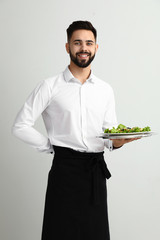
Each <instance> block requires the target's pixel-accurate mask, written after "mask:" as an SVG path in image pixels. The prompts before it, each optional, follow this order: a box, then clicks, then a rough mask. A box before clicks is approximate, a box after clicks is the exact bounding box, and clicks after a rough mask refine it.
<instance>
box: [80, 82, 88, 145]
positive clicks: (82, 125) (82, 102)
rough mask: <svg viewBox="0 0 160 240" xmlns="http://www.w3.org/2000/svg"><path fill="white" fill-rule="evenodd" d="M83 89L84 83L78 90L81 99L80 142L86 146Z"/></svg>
mask: <svg viewBox="0 0 160 240" xmlns="http://www.w3.org/2000/svg"><path fill="white" fill-rule="evenodd" d="M85 89H86V84H85V83H84V84H83V85H82V86H81V88H80V99H81V128H82V140H83V143H84V144H85V145H86V146H87V141H86V138H85V136H86V130H87V129H86V127H87V121H86V98H85Z"/></svg>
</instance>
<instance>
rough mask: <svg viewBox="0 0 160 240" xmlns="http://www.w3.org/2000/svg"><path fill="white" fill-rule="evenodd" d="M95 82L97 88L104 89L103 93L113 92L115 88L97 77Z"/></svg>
mask: <svg viewBox="0 0 160 240" xmlns="http://www.w3.org/2000/svg"><path fill="white" fill-rule="evenodd" d="M94 80H95V85H96V87H99V88H101V89H103V91H107V92H113V88H112V86H111V85H110V84H109V83H108V82H106V81H104V80H102V79H100V78H98V77H96V76H95V75H94Z"/></svg>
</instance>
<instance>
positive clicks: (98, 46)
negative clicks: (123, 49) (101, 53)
mask: <svg viewBox="0 0 160 240" xmlns="http://www.w3.org/2000/svg"><path fill="white" fill-rule="evenodd" d="M98 47H99V45H98V44H96V52H97V51H98Z"/></svg>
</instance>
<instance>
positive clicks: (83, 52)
mask: <svg viewBox="0 0 160 240" xmlns="http://www.w3.org/2000/svg"><path fill="white" fill-rule="evenodd" d="M79 54H87V55H88V56H91V53H89V52H85V51H81V52H78V53H76V56H77V55H79Z"/></svg>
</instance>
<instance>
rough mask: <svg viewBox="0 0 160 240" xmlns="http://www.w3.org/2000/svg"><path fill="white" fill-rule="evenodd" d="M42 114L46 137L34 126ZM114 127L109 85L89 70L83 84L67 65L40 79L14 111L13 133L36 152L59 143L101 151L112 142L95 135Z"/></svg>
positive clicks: (51, 148) (69, 146)
mask: <svg viewBox="0 0 160 240" xmlns="http://www.w3.org/2000/svg"><path fill="white" fill-rule="evenodd" d="M41 114H42V117H43V120H44V124H45V127H46V130H47V134H48V137H45V136H44V135H42V134H41V133H40V132H39V131H37V130H36V129H35V128H34V123H35V121H36V120H37V118H38V117H39V116H40V115H41ZM113 126H117V119H116V113H115V100H114V94H113V90H112V88H111V86H110V85H109V84H108V83H106V82H104V81H102V80H100V79H98V78H97V77H96V76H94V75H93V73H92V72H91V74H90V76H89V78H88V79H87V80H86V82H85V83H83V84H82V83H81V82H80V81H79V80H78V79H76V78H75V77H74V76H73V75H72V73H71V72H70V70H69V68H68V67H67V68H66V69H65V71H64V72H62V73H60V74H59V75H57V76H55V77H51V78H48V79H46V80H43V81H42V82H40V83H39V84H38V86H37V87H36V88H35V89H34V90H33V92H32V93H31V94H30V96H29V97H28V99H27V101H26V102H25V103H24V105H23V107H22V108H21V110H20V112H19V113H18V115H17V117H16V119H15V122H14V125H13V127H12V132H13V134H14V135H15V136H16V137H18V138H19V139H21V140H23V141H24V142H26V143H28V144H29V145H30V146H32V147H34V148H35V149H37V150H38V151H40V152H48V153H50V152H54V150H53V146H52V145H56V146H62V147H68V148H72V149H74V150H77V151H84V152H101V151H103V150H104V147H105V146H106V147H107V148H109V149H110V150H111V149H112V141H110V140H104V139H102V138H98V137H97V136H99V135H100V134H101V133H103V131H104V129H106V128H112V127H113Z"/></svg>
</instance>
